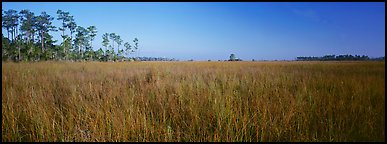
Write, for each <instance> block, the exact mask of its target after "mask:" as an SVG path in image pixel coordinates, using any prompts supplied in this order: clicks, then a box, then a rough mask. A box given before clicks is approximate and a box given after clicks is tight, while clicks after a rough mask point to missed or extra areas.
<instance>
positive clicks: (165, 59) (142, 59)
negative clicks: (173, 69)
mask: <svg viewBox="0 0 387 144" xmlns="http://www.w3.org/2000/svg"><path fill="white" fill-rule="evenodd" d="M138 59H139V60H140V61H179V60H177V59H175V58H162V57H138Z"/></svg>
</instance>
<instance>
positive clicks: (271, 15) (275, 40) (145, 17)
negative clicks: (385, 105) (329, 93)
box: [2, 2, 385, 60]
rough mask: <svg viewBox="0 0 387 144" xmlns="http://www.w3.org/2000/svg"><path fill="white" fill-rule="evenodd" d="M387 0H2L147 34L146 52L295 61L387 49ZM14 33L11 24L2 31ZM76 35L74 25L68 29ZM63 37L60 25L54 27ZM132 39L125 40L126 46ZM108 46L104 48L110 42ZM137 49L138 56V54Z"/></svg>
mask: <svg viewBox="0 0 387 144" xmlns="http://www.w3.org/2000/svg"><path fill="white" fill-rule="evenodd" d="M384 5H385V3H384V2H369V3H368V2H351V3H349V2H343V3H339V2H290V3H287V2H253V3H246V2H243V3H242V2H227V3H225V2H223V3H218V2H212V3H207V2H203V3H201V2H195V3H188V2H179V3H178V2H171V3H167V2H152V3H150V2H145V3H134V2H125V3H123V2H112V3H107V2H43V3H42V2H2V9H3V10H8V9H14V10H17V11H20V10H22V9H29V10H31V11H32V12H34V13H35V15H39V14H40V13H41V12H42V11H46V12H47V13H48V14H49V15H51V16H54V17H55V20H54V21H53V24H54V25H55V26H56V27H58V26H60V25H61V24H60V22H59V21H58V20H56V17H57V14H56V11H57V10H58V9H60V10H63V11H68V12H70V15H73V16H74V18H75V21H76V23H77V24H78V25H80V26H83V27H88V26H91V25H94V26H96V27H97V31H98V33H97V36H96V38H95V40H94V42H93V47H94V49H95V50H96V49H99V48H101V47H102V44H101V42H102V34H103V33H113V32H114V33H116V34H119V35H120V36H121V38H122V39H123V40H124V42H127V41H129V42H131V43H133V42H132V41H133V39H134V38H135V37H137V38H138V39H139V46H140V47H139V48H140V53H139V55H140V56H149V57H150V56H151V57H168V58H177V59H180V60H188V59H195V60H208V59H211V60H219V59H221V60H225V59H228V58H229V56H230V54H231V53H234V54H235V55H236V56H237V57H238V58H241V59H243V60H251V59H256V60H275V59H277V60H283V59H286V60H293V59H295V58H296V57H297V56H323V55H326V54H335V55H339V54H352V55H355V54H357V55H363V54H364V55H368V56H370V57H380V56H384V55H385V54H384V53H385V40H384V39H385V6H384ZM2 33H3V34H4V35H5V36H6V31H5V30H4V29H3V32H2ZM66 33H67V34H69V31H66ZM51 34H52V35H53V36H54V39H56V40H58V43H60V42H61V41H62V39H61V37H60V32H59V31H58V32H51ZM123 47H124V46H123V45H122V46H121V48H123ZM103 49H104V48H103ZM132 56H133V55H132Z"/></svg>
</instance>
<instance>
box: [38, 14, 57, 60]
mask: <svg viewBox="0 0 387 144" xmlns="http://www.w3.org/2000/svg"><path fill="white" fill-rule="evenodd" d="M53 19H54V18H53V17H51V16H50V15H48V14H47V13H46V12H42V13H41V15H39V16H38V17H37V19H36V20H37V30H38V31H39V34H40V39H41V40H40V43H41V45H42V53H44V52H45V48H44V44H45V42H44V36H45V33H48V32H49V31H55V26H53V25H52V20H53Z"/></svg>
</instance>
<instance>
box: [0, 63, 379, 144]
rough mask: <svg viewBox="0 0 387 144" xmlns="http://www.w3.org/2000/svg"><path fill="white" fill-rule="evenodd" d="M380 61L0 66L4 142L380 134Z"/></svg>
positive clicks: (362, 137) (367, 137) (360, 137)
mask: <svg viewBox="0 0 387 144" xmlns="http://www.w3.org/2000/svg"><path fill="white" fill-rule="evenodd" d="M384 69H385V63H384V62H122V63H99V62H87V63H66V62H63V63H61V62H39V63H8V62H3V63H2V142H8V141H16V142H18V141H209V142H218V141H292V142H293V141H294V142H297V141H385V129H384V128H385V70H384Z"/></svg>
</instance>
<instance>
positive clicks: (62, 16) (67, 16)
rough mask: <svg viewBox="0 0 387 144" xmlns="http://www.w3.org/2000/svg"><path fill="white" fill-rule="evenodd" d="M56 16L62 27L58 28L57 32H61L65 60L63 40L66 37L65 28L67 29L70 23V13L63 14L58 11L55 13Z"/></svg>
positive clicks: (65, 53) (65, 47) (65, 49)
mask: <svg viewBox="0 0 387 144" xmlns="http://www.w3.org/2000/svg"><path fill="white" fill-rule="evenodd" d="M56 13H57V14H58V17H57V20H60V21H61V22H62V27H59V30H60V31H62V35H61V36H62V50H63V57H64V59H66V57H67V49H68V47H67V45H66V44H67V43H66V42H65V39H66V38H67V37H68V36H67V35H65V31H66V28H67V27H68V24H69V22H70V13H69V12H65V11H62V10H58V11H57V12H56Z"/></svg>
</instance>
